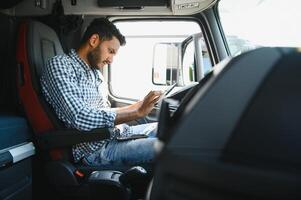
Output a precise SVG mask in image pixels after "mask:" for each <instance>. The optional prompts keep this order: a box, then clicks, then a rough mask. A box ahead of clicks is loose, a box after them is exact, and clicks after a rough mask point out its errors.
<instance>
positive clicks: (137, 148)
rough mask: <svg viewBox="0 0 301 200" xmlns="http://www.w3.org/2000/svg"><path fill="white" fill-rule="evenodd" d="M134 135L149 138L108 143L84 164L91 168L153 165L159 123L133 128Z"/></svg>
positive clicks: (86, 159) (85, 160) (84, 160)
mask: <svg viewBox="0 0 301 200" xmlns="http://www.w3.org/2000/svg"><path fill="white" fill-rule="evenodd" d="M132 128H133V134H146V135H148V137H147V138H141V139H133V140H126V141H119V140H116V139H113V140H110V141H108V143H106V144H105V145H104V146H103V147H102V148H100V149H99V150H97V151H95V152H94V153H93V154H91V155H89V156H87V157H85V158H84V159H83V163H84V164H87V165H90V166H103V167H107V166H116V167H118V166H134V165H142V166H144V165H145V164H146V165H147V164H149V163H152V161H153V160H154V157H155V149H154V143H155V141H156V140H157V138H156V129H157V123H149V124H141V125H137V126H132Z"/></svg>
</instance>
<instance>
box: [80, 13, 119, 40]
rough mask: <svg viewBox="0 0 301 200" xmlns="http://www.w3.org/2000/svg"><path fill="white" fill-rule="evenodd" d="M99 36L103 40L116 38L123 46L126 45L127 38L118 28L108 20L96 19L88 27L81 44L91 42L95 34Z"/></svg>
mask: <svg viewBox="0 0 301 200" xmlns="http://www.w3.org/2000/svg"><path fill="white" fill-rule="evenodd" d="M95 33H96V34H98V35H99V37H100V38H101V40H103V41H105V40H111V39H112V38H113V36H115V37H116V38H117V39H118V40H119V43H120V45H121V46H123V45H125V38H124V36H123V35H122V34H121V33H120V31H119V30H118V29H117V28H116V26H115V25H114V24H113V23H112V22H110V21H109V20H107V19H106V18H97V19H94V20H93V21H92V22H91V23H90V25H89V26H88V28H87V30H86V32H85V34H84V36H83V37H82V39H81V44H83V43H85V42H86V41H88V40H89V38H90V37H91V36H92V35H93V34H95Z"/></svg>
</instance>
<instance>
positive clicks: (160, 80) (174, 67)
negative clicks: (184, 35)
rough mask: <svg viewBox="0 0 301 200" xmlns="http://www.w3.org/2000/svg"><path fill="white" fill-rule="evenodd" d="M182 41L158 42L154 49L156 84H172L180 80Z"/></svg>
mask: <svg viewBox="0 0 301 200" xmlns="http://www.w3.org/2000/svg"><path fill="white" fill-rule="evenodd" d="M180 54H181V43H158V44H156V45H155V46H154V51H153V75H152V81H153V83H154V84H155V85H172V84H174V83H177V82H178V73H177V72H178V69H179V67H180Z"/></svg>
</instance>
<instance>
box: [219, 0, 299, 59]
mask: <svg viewBox="0 0 301 200" xmlns="http://www.w3.org/2000/svg"><path fill="white" fill-rule="evenodd" d="M300 8H301V1H300V0H289V1H283V0H244V1H237V0H221V1H220V3H219V5H218V11H219V16H220V20H221V24H222V26H223V30H224V33H225V35H226V39H227V43H228V46H229V49H230V52H231V54H232V55H238V54H240V53H242V52H244V51H249V50H251V49H254V48H258V47H261V46H272V47H273V46H280V47H300V46H301V36H300V33H301V26H300V25H299V24H300V21H301V12H300Z"/></svg>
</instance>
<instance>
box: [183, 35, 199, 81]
mask: <svg viewBox="0 0 301 200" xmlns="http://www.w3.org/2000/svg"><path fill="white" fill-rule="evenodd" d="M194 53H195V49H194V43H193V41H190V42H189V43H188V45H187V47H186V49H185V52H184V57H183V81H184V85H188V84H189V83H191V82H195V81H196V78H195V59H194Z"/></svg>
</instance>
